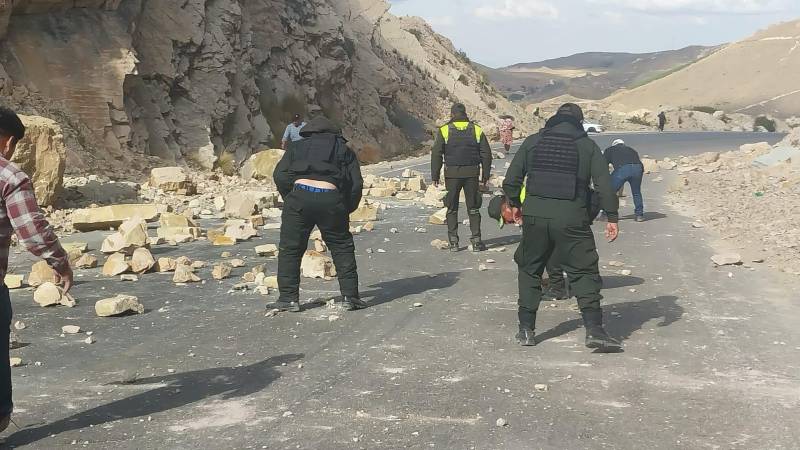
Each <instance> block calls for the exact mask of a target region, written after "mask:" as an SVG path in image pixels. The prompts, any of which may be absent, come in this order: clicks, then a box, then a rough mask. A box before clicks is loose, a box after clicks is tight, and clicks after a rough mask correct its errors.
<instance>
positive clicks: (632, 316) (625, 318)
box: [536, 296, 685, 342]
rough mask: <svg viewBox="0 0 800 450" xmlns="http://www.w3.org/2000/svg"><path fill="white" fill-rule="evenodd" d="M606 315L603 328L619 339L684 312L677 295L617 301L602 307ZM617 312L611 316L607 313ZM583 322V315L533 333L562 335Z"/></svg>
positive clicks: (676, 318)
mask: <svg viewBox="0 0 800 450" xmlns="http://www.w3.org/2000/svg"><path fill="white" fill-rule="evenodd" d="M604 310H605V313H606V314H605V315H606V331H608V334H610V335H611V336H613V337H615V338H617V339H619V340H621V341H626V340H628V339H629V338H630V337H631V335H632V334H633V333H635V332H636V331H638V330H641V329H642V327H643V326H644V324H646V323H647V322H649V321H651V320H653V319H659V318H660V319H662V320H661V322H659V323H658V324H657V326H659V327H668V326H670V325H672V324H673V323H675V322H677V321H679V320H680V319H681V317H683V313H684V312H685V311H684V309H683V307H682V306H681V305H679V304H678V297H674V296H662V297H656V298H651V299H649V300H642V301H639V302H628V303H617V304H613V305H607V306H605V307H604ZM612 312H616V313H619V317H614V316H613V315H611V314H610V313H612ZM582 325H583V320H582V319H572V320H568V321H566V322H564V323H561V324H559V325H558V326H556V327H555V328H552V329H550V330H547V331H545V332H544V333H542V334H540V335H538V336H536V340H537V341H538V342H544V341H547V340H550V339H555V338H557V337H561V336H563V335H565V334H567V333H571V332H573V331H575V330H577V329H578V328H580V327H581V326H582Z"/></svg>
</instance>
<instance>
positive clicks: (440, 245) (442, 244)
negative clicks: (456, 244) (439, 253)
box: [431, 239, 450, 250]
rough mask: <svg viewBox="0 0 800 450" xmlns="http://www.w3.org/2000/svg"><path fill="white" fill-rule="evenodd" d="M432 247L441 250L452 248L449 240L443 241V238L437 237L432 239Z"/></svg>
mask: <svg viewBox="0 0 800 450" xmlns="http://www.w3.org/2000/svg"><path fill="white" fill-rule="evenodd" d="M431 247H433V248H435V249H439V250H447V249H449V248H450V244H449V243H447V241H443V240H441V239H435V240H433V241H431Z"/></svg>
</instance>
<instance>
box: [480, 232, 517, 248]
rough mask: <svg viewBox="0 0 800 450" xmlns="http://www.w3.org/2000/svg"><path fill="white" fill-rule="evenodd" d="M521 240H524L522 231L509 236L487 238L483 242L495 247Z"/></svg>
mask: <svg viewBox="0 0 800 450" xmlns="http://www.w3.org/2000/svg"><path fill="white" fill-rule="evenodd" d="M520 241H522V233H517V234H512V235H509V236H501V237H496V238H492V239H486V240H484V241H483V243H484V244H486V246H487V247H489V248H494V247H503V246H506V245H514V244H518V243H519V242H520Z"/></svg>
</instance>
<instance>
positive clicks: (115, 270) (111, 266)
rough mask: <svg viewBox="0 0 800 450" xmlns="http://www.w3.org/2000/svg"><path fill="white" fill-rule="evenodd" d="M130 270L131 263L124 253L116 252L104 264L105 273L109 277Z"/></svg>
mask: <svg viewBox="0 0 800 450" xmlns="http://www.w3.org/2000/svg"><path fill="white" fill-rule="evenodd" d="M128 270H130V265H129V264H128V262H127V261H125V254H124V253H114V254H113V255H111V256H109V257H108V258H107V259H106V263H105V264H103V275H105V276H107V277H116V276H118V275H122V274H123V273H125V272H127V271H128Z"/></svg>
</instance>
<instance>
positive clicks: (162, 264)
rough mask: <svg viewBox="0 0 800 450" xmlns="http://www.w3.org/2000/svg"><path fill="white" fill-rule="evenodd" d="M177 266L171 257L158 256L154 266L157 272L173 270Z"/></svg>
mask: <svg viewBox="0 0 800 450" xmlns="http://www.w3.org/2000/svg"><path fill="white" fill-rule="evenodd" d="M177 266H178V264H177V262H176V261H175V260H174V259H172V258H158V262H157V263H156V266H155V267H156V270H157V271H158V272H161V273H165V272H174V271H175V269H176V268H177Z"/></svg>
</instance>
